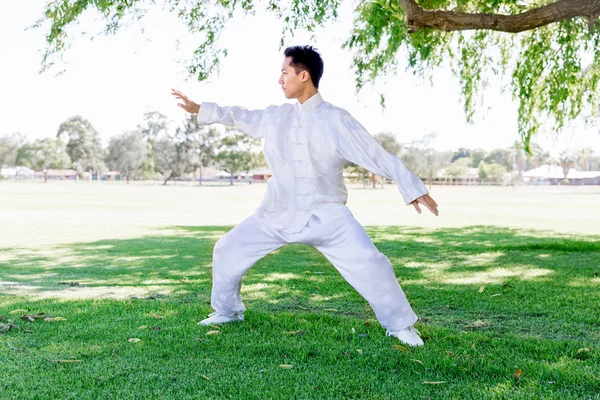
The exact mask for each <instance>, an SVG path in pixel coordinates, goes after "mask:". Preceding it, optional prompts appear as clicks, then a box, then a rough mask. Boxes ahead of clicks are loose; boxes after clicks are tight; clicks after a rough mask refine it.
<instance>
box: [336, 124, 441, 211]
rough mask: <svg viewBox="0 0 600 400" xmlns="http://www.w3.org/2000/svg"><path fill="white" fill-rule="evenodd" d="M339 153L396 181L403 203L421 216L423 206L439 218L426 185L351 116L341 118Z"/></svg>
mask: <svg viewBox="0 0 600 400" xmlns="http://www.w3.org/2000/svg"><path fill="white" fill-rule="evenodd" d="M340 131H341V132H340V136H339V140H338V150H339V151H340V154H341V155H342V157H344V158H345V159H346V160H348V161H350V162H353V163H354V164H357V165H360V166H361V167H363V168H365V169H367V170H369V171H371V172H372V173H374V174H376V175H379V176H384V177H386V178H388V179H393V180H395V181H396V184H397V186H398V189H399V190H400V193H402V197H403V198H404V202H405V203H406V204H407V205H408V204H412V205H413V206H414V207H415V210H416V211H417V212H418V213H419V214H420V213H421V207H420V206H419V205H420V204H422V205H424V206H425V207H426V208H427V209H429V211H431V212H432V213H433V214H435V215H438V214H439V212H438V205H437V203H436V202H435V200H433V198H432V197H431V196H429V191H428V190H427V188H426V187H425V184H423V181H421V179H420V178H419V177H418V176H417V175H415V174H414V173H413V172H411V171H410V170H409V169H408V168H406V166H405V165H404V163H402V161H401V160H400V159H399V158H398V157H396V156H395V155H393V154H390V153H388V152H387V151H386V150H385V149H384V148H383V147H381V145H380V144H379V143H378V142H377V141H376V140H375V139H374V138H373V137H372V136H371V135H370V134H369V133H368V132H367V131H366V129H365V128H363V126H362V125H361V124H359V123H358V121H356V120H355V119H354V118H353V117H352V116H351V115H350V114H343V115H342V116H341V117H340Z"/></svg>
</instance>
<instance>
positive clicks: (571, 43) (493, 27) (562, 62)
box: [34, 0, 600, 152]
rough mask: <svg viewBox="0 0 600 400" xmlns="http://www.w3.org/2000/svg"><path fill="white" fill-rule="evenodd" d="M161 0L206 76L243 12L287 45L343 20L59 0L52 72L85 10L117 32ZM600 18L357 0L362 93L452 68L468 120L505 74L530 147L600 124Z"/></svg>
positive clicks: (286, 5)
mask: <svg viewBox="0 0 600 400" xmlns="http://www.w3.org/2000/svg"><path fill="white" fill-rule="evenodd" d="M161 4H162V5H163V6H164V7H165V9H166V10H168V11H170V12H171V13H174V14H176V15H177V16H178V17H179V19H180V20H181V21H182V23H183V24H185V26H186V27H187V29H188V30H189V32H191V33H192V34H194V37H197V38H198V39H197V40H198V43H199V44H198V47H197V48H196V49H195V50H194V51H193V53H192V54H190V55H189V58H188V62H187V70H188V73H189V75H190V76H191V77H194V78H196V79H198V80H200V81H202V80H205V79H207V78H208V77H209V76H210V75H211V74H214V73H215V72H216V70H217V69H218V66H219V63H220V61H221V60H222V59H223V58H224V57H226V55H227V49H225V48H221V47H219V45H218V38H219V35H220V34H221V32H222V31H223V28H224V27H225V25H226V24H227V22H228V21H229V20H230V19H231V18H232V16H233V15H234V14H239V13H241V14H242V15H250V14H253V13H255V12H257V11H267V12H270V13H273V14H275V15H276V16H277V17H278V18H279V20H281V21H283V22H284V28H283V32H282V35H281V38H282V39H281V44H282V45H283V43H284V42H285V41H286V38H289V37H290V35H291V34H293V33H294V32H295V31H296V30H298V29H307V30H308V31H314V30H315V29H316V28H317V27H319V26H323V25H324V24H326V23H328V22H330V21H333V20H335V19H336V17H337V13H338V8H339V6H340V4H341V0H284V1H275V0H263V1H258V2H257V1H250V0H217V1H207V0H164V1H163V2H160V4H157V2H155V1H154V0H53V1H49V2H48V3H47V5H46V8H45V12H44V15H43V17H42V18H40V20H39V21H38V22H37V23H36V24H35V25H34V27H44V28H45V29H48V32H47V35H46V40H47V46H46V49H45V53H44V55H43V60H42V70H45V69H47V68H48V67H51V66H52V65H53V64H54V62H55V60H56V59H57V58H60V56H61V55H62V54H63V53H64V51H65V50H66V49H67V48H68V47H69V39H70V38H69V34H68V33H67V32H71V30H70V29H71V28H72V27H74V26H75V25H76V24H77V22H78V21H79V20H80V19H81V18H82V15H83V14H84V12H85V11H87V10H95V11H96V12H98V13H100V15H101V16H102V17H103V20H104V22H105V27H104V33H106V34H114V33H116V32H117V31H118V30H119V29H121V28H122V27H123V26H127V25H129V24H131V23H133V22H137V21H140V20H142V19H143V18H144V16H145V15H146V12H147V11H148V10H149V9H150V8H152V7H160V6H161ZM599 15H600V1H599V0H557V1H551V0H537V1H514V0H419V1H415V0H374V1H372V0H369V1H366V0H365V1H360V2H358V3H357V8H356V10H355V13H354V18H355V21H354V29H353V31H352V33H351V35H350V37H349V38H348V39H347V41H346V42H345V43H344V45H343V47H344V48H346V49H348V50H349V51H350V52H351V53H352V54H353V68H354V72H355V77H356V88H357V90H360V89H361V88H362V87H363V86H364V85H365V84H367V83H372V82H374V81H377V80H378V79H380V78H381V77H383V76H390V75H393V74H395V73H396V72H397V70H398V68H399V67H404V68H407V69H408V70H410V71H412V72H414V73H416V74H418V75H421V76H423V77H424V78H427V77H431V76H432V73H433V72H434V71H435V70H436V69H438V68H440V67H446V66H449V67H450V68H451V69H452V71H453V72H454V74H455V76H456V77H457V79H458V80H459V82H460V85H461V100H462V104H463V107H464V111H465V115H466V118H467V120H468V121H472V120H473V117H474V114H475V111H476V109H477V108H478V105H479V104H480V102H481V101H482V100H481V99H482V97H483V95H484V92H485V89H486V88H487V86H488V84H489V82H488V80H489V78H490V77H493V76H496V75H497V76H500V77H503V78H504V81H505V86H506V87H505V89H506V90H507V91H509V92H510V93H511V94H512V96H513V98H514V99H515V100H516V102H517V105H518V129H519V133H520V134H521V136H522V138H523V143H524V147H525V149H526V150H527V151H528V152H529V151H530V146H529V144H530V140H531V138H532V136H533V135H535V134H536V133H538V132H540V131H542V130H551V131H554V132H556V133H558V132H560V131H561V130H562V129H563V128H565V126H567V125H568V123H569V122H571V121H573V120H575V119H577V118H582V120H583V121H584V122H586V124H593V123H594V122H595V120H596V114H597V110H598V100H599V91H598V89H599V88H598V81H599V78H600V43H599V39H600V23H599V22H598V16H599ZM384 95H385V93H382V96H381V104H382V105H384V102H385V97H384ZM423 106H424V107H426V105H423ZM431 112H432V113H435V110H432V111H431Z"/></svg>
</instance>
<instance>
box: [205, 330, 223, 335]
mask: <svg viewBox="0 0 600 400" xmlns="http://www.w3.org/2000/svg"><path fill="white" fill-rule="evenodd" d="M220 334H221V331H208V332H206V336H213V335H220Z"/></svg>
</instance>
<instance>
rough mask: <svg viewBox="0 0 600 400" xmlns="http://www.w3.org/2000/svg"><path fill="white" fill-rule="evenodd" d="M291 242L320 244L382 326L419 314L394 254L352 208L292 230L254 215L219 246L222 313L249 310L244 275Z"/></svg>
mask: <svg viewBox="0 0 600 400" xmlns="http://www.w3.org/2000/svg"><path fill="white" fill-rule="evenodd" d="M291 243H299V244H306V245H310V246H313V247H315V248H316V249H317V250H319V251H320V252H321V253H323V255H324V256H325V257H326V258H327V259H328V260H329V261H330V262H331V263H332V264H333V265H334V266H335V268H336V269H337V270H338V271H339V272H340V274H341V275H342V276H343V277H344V278H345V279H346V281H348V283H350V285H352V287H353V288H354V289H356V290H357V291H358V293H359V294H360V295H361V296H363V297H364V298H365V299H366V300H367V301H368V302H369V304H370V305H371V307H372V308H373V310H374V311H375V314H376V316H377V319H378V321H379V322H380V324H381V326H382V327H384V328H386V329H388V330H390V331H399V330H401V329H404V328H406V327H409V326H412V325H413V324H414V323H415V322H416V321H417V316H416V315H415V313H414V312H413V310H412V308H411V307H410V305H409V303H408V300H407V299H406V296H405V295H404V292H403V291H402V289H401V288H400V285H399V284H398V281H397V279H396V276H395V273H394V270H393V268H392V265H391V263H390V261H389V260H388V258H387V257H386V256H385V255H383V254H382V253H380V252H379V250H377V248H376V247H375V246H374V245H373V242H372V241H371V239H370V238H369V236H368V235H367V233H366V232H365V230H364V228H363V227H362V226H361V225H360V224H359V223H358V221H356V219H354V217H353V216H352V215H351V214H350V213H349V212H348V213H347V214H346V215H343V216H335V217H332V218H327V219H326V220H321V219H320V218H319V217H317V216H314V215H313V216H312V217H311V218H310V220H309V221H308V223H307V224H306V226H304V228H303V229H302V230H301V231H300V232H295V233H289V232H286V231H284V230H276V229H272V228H270V227H269V226H268V225H267V224H265V223H264V222H263V221H262V220H261V218H260V217H259V216H257V215H256V214H254V215H252V216H250V217H248V218H247V219H246V220H244V221H243V222H241V223H240V224H239V225H237V226H236V227H235V228H233V229H232V230H231V231H229V232H228V233H227V234H226V235H225V236H223V237H222V238H221V239H220V240H219V241H218V242H217V244H216V245H215V248H214V252H213V288H212V299H211V305H212V307H213V308H214V309H215V310H216V311H217V312H218V313H219V314H221V315H225V316H231V315H233V314H240V313H243V312H244V311H245V309H246V308H245V306H244V303H243V302H242V298H241V295H240V289H241V284H242V277H243V276H244V274H245V273H246V271H248V269H249V268H250V267H252V266H253V265H254V264H255V263H256V262H257V261H258V260H260V259H261V258H263V257H264V256H266V255H267V254H269V253H270V252H272V251H274V250H276V249H278V248H280V247H282V246H284V245H286V244H291Z"/></svg>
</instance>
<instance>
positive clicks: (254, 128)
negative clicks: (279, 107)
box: [198, 103, 271, 139]
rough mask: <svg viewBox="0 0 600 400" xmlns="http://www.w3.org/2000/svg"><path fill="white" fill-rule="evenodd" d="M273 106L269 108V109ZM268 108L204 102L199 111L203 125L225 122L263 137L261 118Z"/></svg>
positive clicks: (250, 133)
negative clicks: (250, 107)
mask: <svg viewBox="0 0 600 400" xmlns="http://www.w3.org/2000/svg"><path fill="white" fill-rule="evenodd" d="M270 108H271V107H269V108H267V110H269V109H270ZM267 110H248V109H246V108H243V107H236V106H233V107H219V106H218V105H217V104H216V103H202V104H201V105H200V112H199V113H198V123H199V124H201V125H209V124H217V123H218V124H223V125H226V126H235V128H236V129H237V130H239V131H240V132H243V133H245V134H246V135H248V136H251V137H253V138H257V139H258V138H262V137H264V133H263V132H262V131H261V129H260V124H261V120H262V118H263V116H264V114H265V112H266V111H267Z"/></svg>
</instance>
